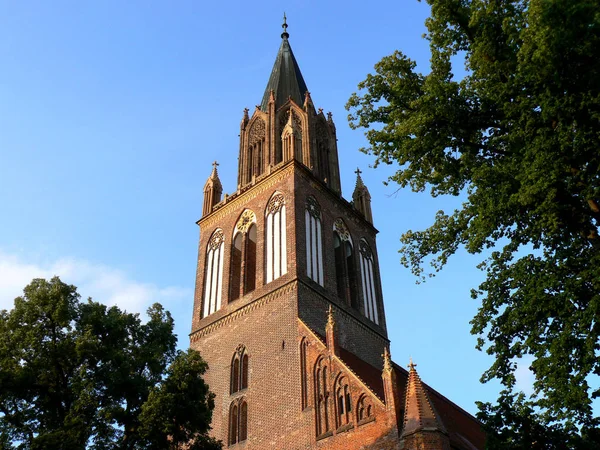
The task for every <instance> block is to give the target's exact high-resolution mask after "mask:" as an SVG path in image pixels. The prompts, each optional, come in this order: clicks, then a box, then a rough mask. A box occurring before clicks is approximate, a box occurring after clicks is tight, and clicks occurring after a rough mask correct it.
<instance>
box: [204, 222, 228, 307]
mask: <svg viewBox="0 0 600 450" xmlns="http://www.w3.org/2000/svg"><path fill="white" fill-rule="evenodd" d="M224 253H225V238H224V235H223V230H221V229H217V230H215V231H214V232H213V234H212V236H211V237H210V239H209V241H208V245H207V247H206V259H205V264H204V266H205V268H204V299H203V303H204V306H203V311H202V312H203V314H202V317H207V316H209V315H210V314H213V313H214V312H216V311H218V310H219V309H220V308H221V298H222V290H223V258H224Z"/></svg>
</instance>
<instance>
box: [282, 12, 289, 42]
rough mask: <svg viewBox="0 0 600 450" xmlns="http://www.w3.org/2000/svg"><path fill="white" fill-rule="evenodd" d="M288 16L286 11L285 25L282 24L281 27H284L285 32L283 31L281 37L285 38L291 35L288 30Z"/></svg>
mask: <svg viewBox="0 0 600 450" xmlns="http://www.w3.org/2000/svg"><path fill="white" fill-rule="evenodd" d="M287 27H288V24H287V17H286V16H285V12H284V13H283V25H281V28H283V33H281V37H282V38H283V39H287V38H289V37H290V35H289V33H288V32H287Z"/></svg>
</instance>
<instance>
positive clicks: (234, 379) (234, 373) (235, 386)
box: [231, 354, 240, 394]
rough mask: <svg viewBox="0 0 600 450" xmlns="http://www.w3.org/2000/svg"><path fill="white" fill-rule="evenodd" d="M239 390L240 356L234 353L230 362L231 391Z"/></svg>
mask: <svg viewBox="0 0 600 450" xmlns="http://www.w3.org/2000/svg"><path fill="white" fill-rule="evenodd" d="M239 390H240V358H239V356H238V355H237V354H236V355H235V356H234V357H233V362H232V364H231V393H232V394H233V393H234V392H237V391H239Z"/></svg>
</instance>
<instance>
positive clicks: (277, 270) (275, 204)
mask: <svg viewBox="0 0 600 450" xmlns="http://www.w3.org/2000/svg"><path fill="white" fill-rule="evenodd" d="M265 215H266V220H267V225H266V228H267V235H266V244H267V245H266V252H267V257H266V260H267V263H266V264H267V283H270V282H271V281H273V280H275V279H277V278H279V277H280V276H282V275H285V274H286V273H287V240H286V217H285V199H284V197H283V195H282V194H280V193H279V192H276V193H275V194H273V196H272V197H271V199H270V200H269V203H268V204H267V209H266V211H265Z"/></svg>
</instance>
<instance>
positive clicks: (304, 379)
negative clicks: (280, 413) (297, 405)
mask: <svg viewBox="0 0 600 450" xmlns="http://www.w3.org/2000/svg"><path fill="white" fill-rule="evenodd" d="M307 347H308V341H307V340H306V338H302V342H300V384H301V386H302V409H306V408H307V407H308V380H307V373H306V350H307Z"/></svg>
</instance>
